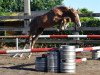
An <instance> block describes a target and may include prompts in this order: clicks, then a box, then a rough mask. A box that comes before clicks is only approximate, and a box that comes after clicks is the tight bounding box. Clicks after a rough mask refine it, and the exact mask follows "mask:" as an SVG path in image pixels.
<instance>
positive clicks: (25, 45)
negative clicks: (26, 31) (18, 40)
mask: <svg viewBox="0 0 100 75" xmlns="http://www.w3.org/2000/svg"><path fill="white" fill-rule="evenodd" d="M29 39H30V36H29V38H27V39H26V40H25V44H24V48H23V49H26V47H27V46H28V43H29ZM23 54H24V53H21V54H20V57H23Z"/></svg>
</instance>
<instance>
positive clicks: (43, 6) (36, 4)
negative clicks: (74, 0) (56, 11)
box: [31, 0, 63, 11]
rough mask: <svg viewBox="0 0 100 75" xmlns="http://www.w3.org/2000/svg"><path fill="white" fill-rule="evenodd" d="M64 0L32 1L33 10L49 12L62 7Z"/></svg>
mask: <svg viewBox="0 0 100 75" xmlns="http://www.w3.org/2000/svg"><path fill="white" fill-rule="evenodd" d="M62 2H63V0H31V9H32V10H34V11H35V10H49V9H51V8H53V7H54V6H56V5H61V3H62Z"/></svg>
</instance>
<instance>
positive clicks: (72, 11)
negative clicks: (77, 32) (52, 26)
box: [67, 8, 81, 27]
mask: <svg viewBox="0 0 100 75" xmlns="http://www.w3.org/2000/svg"><path fill="white" fill-rule="evenodd" d="M67 16H69V17H70V18H71V21H72V22H74V23H75V24H76V25H77V26H78V27H81V22H80V18H79V15H78V11H77V10H75V9H73V8H71V9H69V10H68V15H67Z"/></svg>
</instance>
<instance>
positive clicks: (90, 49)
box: [0, 46, 100, 54]
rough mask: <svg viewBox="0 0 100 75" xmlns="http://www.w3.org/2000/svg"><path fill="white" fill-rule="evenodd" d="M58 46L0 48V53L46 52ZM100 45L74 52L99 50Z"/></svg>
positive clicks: (78, 49) (77, 49)
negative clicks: (17, 48) (16, 48)
mask: <svg viewBox="0 0 100 75" xmlns="http://www.w3.org/2000/svg"><path fill="white" fill-rule="evenodd" d="M58 49H59V48H33V49H22V50H21V49H20V50H0V54H11V53H30V52H32V53H34V52H47V51H50V50H58ZM99 49H100V46H96V47H84V48H76V49H75V51H76V52H81V51H93V50H99Z"/></svg>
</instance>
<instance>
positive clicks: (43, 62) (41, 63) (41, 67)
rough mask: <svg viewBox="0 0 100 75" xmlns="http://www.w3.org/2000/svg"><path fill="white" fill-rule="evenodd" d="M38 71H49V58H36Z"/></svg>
mask: <svg viewBox="0 0 100 75" xmlns="http://www.w3.org/2000/svg"><path fill="white" fill-rule="evenodd" d="M35 70H36V71H43V72H44V71H47V58H46V57H36V61H35Z"/></svg>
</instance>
